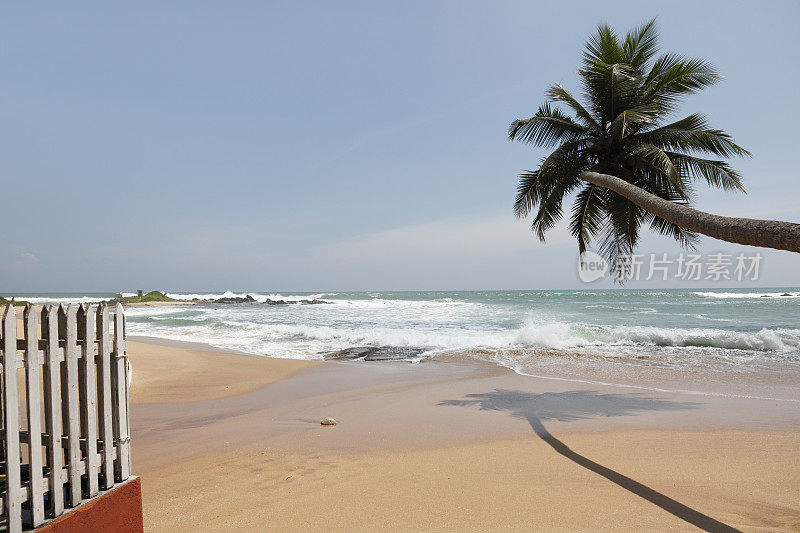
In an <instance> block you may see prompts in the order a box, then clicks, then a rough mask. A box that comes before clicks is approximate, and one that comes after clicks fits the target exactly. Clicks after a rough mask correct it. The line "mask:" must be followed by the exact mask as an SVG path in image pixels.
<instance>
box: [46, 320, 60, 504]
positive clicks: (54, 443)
mask: <svg viewBox="0 0 800 533" xmlns="http://www.w3.org/2000/svg"><path fill="white" fill-rule="evenodd" d="M42 337H43V338H44V339H45V341H46V344H45V371H44V397H45V405H44V412H45V427H46V429H47V433H48V446H47V464H48V466H49V467H50V472H49V475H50V507H51V511H52V513H53V516H60V515H61V513H63V512H64V477H63V475H62V472H61V470H62V468H63V466H64V451H63V449H62V447H61V446H62V445H61V434H62V424H61V422H62V420H61V363H60V362H59V359H60V357H59V349H58V310H57V309H56V308H55V307H53V306H52V305H49V306H44V307H43V308H42Z"/></svg>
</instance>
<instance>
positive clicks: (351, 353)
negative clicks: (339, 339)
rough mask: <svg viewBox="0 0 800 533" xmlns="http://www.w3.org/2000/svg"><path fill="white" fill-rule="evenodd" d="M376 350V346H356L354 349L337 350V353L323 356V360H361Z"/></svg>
mask: <svg viewBox="0 0 800 533" xmlns="http://www.w3.org/2000/svg"><path fill="white" fill-rule="evenodd" d="M377 349H378V347H377V346H356V347H354V348H345V349H344V350H339V351H338V352H331V353H328V354H325V359H338V360H342V361H350V360H353V359H361V358H363V357H366V356H367V355H369V354H371V353H372V352H374V351H375V350H377Z"/></svg>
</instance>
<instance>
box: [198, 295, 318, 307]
mask: <svg viewBox="0 0 800 533" xmlns="http://www.w3.org/2000/svg"><path fill="white" fill-rule="evenodd" d="M192 301H193V302H197V303H203V304H254V303H258V300H256V299H255V298H253V297H252V296H250V295H249V294H248V295H246V296H223V297H222V298H213V299H209V300H203V299H200V298H193V299H192ZM264 303H265V304H267V305H293V304H294V305H297V304H300V305H316V304H331V303H333V302H327V301H325V300H318V299H316V298H314V299H313V300H271V299H269V298H267V300H266V301H265V302H264Z"/></svg>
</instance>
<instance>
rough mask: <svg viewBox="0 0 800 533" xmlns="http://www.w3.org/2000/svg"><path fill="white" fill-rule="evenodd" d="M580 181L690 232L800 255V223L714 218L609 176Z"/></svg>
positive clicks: (590, 174)
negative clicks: (595, 186) (625, 200)
mask: <svg viewBox="0 0 800 533" xmlns="http://www.w3.org/2000/svg"><path fill="white" fill-rule="evenodd" d="M580 178H581V179H582V180H584V181H587V182H589V183H592V184H594V185H597V186H600V187H605V188H607V189H611V190H612V191H614V192H615V193H617V194H619V195H620V196H623V197H625V198H626V199H628V200H630V201H631V202H633V203H634V204H636V205H638V206H639V207H641V208H642V209H644V210H646V211H648V212H650V213H652V214H654V215H656V216H657V217H660V218H663V219H664V220H666V221H667V222H671V223H673V224H675V225H678V226H680V227H682V228H686V229H688V230H690V231H695V232H697V233H702V234H703V235H708V236H709V237H713V238H715V239H720V240H723V241H728V242H735V243H738V244H749V245H752V246H762V247H766V248H777V249H778V250H789V251H791V252H800V224H795V223H792V222H781V221H779V220H758V219H753V218H735V217H724V216H720V215H713V214H711V213H706V212H703V211H698V210H697V209H692V208H691V207H686V206H685V205H680V204H676V203H674V202H670V201H669V200H664V199H663V198H660V197H658V196H656V195H655V194H651V193H649V192H647V191H645V190H644V189H642V188H641V187H637V186H636V185H632V184H630V183H628V182H627V181H624V180H622V179H620V178H617V177H615V176H610V175H608V174H599V173H597V172H581V173H580Z"/></svg>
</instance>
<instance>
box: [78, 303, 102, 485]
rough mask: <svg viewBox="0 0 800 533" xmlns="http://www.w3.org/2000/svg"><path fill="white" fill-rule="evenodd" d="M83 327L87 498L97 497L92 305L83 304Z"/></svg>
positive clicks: (95, 394)
mask: <svg viewBox="0 0 800 533" xmlns="http://www.w3.org/2000/svg"><path fill="white" fill-rule="evenodd" d="M83 309H84V316H83V320H84V325H83V338H84V344H83V366H84V372H83V373H84V385H83V386H84V397H85V399H86V402H85V404H84V405H82V406H81V408H82V411H81V412H82V415H83V416H82V419H83V420H85V423H84V436H85V438H86V466H87V468H88V474H87V475H88V478H89V479H88V481H89V497H90V498H93V497H95V496H97V493H98V492H99V488H98V484H97V467H98V466H99V464H98V462H97V382H96V376H95V373H96V370H95V355H96V346H95V343H94V342H95V336H96V335H95V328H96V324H97V317H96V316H95V311H96V308H95V307H94V306H93V305H92V304H88V303H87V304H85V305H84V307H83Z"/></svg>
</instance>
